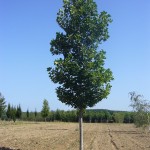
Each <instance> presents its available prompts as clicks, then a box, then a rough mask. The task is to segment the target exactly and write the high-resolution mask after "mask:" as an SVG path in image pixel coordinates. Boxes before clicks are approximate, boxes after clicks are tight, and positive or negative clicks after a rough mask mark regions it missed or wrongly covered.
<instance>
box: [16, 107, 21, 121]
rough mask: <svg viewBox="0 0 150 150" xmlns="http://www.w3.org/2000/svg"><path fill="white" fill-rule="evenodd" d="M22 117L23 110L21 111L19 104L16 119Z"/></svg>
mask: <svg viewBox="0 0 150 150" xmlns="http://www.w3.org/2000/svg"><path fill="white" fill-rule="evenodd" d="M21 115H22V110H21V106H20V104H19V106H17V110H16V117H17V118H18V119H21Z"/></svg>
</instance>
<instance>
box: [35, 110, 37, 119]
mask: <svg viewBox="0 0 150 150" xmlns="http://www.w3.org/2000/svg"><path fill="white" fill-rule="evenodd" d="M34 116H35V118H36V117H37V111H36V109H35V111H34Z"/></svg>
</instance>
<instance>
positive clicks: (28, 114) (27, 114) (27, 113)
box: [26, 109, 30, 118]
mask: <svg viewBox="0 0 150 150" xmlns="http://www.w3.org/2000/svg"><path fill="white" fill-rule="evenodd" d="M26 116H27V118H29V116H30V113H29V110H28V109H27V112H26Z"/></svg>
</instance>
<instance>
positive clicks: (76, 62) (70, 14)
mask: <svg viewBox="0 0 150 150" xmlns="http://www.w3.org/2000/svg"><path fill="white" fill-rule="evenodd" d="M111 21H112V20H111V16H110V15H109V14H108V13H107V12H105V11H103V12H101V13H100V14H99V13H98V11H97V5H96V3H95V2H94V1H93V0H63V8H62V9H60V10H59V12H58V13H57V23H58V24H59V26H60V27H61V28H62V29H63V32H57V33H56V38H55V39H52V40H51V42H50V45H51V48H50V52H51V53H52V55H58V56H60V57H58V56H57V59H56V60H55V61H54V66H53V67H49V68H47V71H48V74H49V77H50V79H51V80H52V81H53V82H54V83H57V84H59V86H58V87H57V88H56V93H57V97H58V99H59V100H60V101H61V102H62V103H65V104H67V105H70V106H72V107H73V108H76V109H78V110H79V127H80V150H83V130H82V116H83V111H84V109H86V108H87V107H93V106H94V105H95V104H96V103H98V102H99V101H101V100H102V99H104V98H107V96H108V95H109V93H110V89H111V85H110V82H111V80H113V76H112V72H111V70H110V69H105V67H104V64H105V59H106V56H105V53H106V52H105V51H104V50H97V49H98V46H99V44H101V43H102V42H103V41H106V40H107V39H108V38H109V34H108V25H109V23H110V22H111Z"/></svg>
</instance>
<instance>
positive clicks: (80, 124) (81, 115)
mask: <svg viewBox="0 0 150 150" xmlns="http://www.w3.org/2000/svg"><path fill="white" fill-rule="evenodd" d="M82 122H83V111H82V109H80V110H79V131H80V150H83V125H82Z"/></svg>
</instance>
